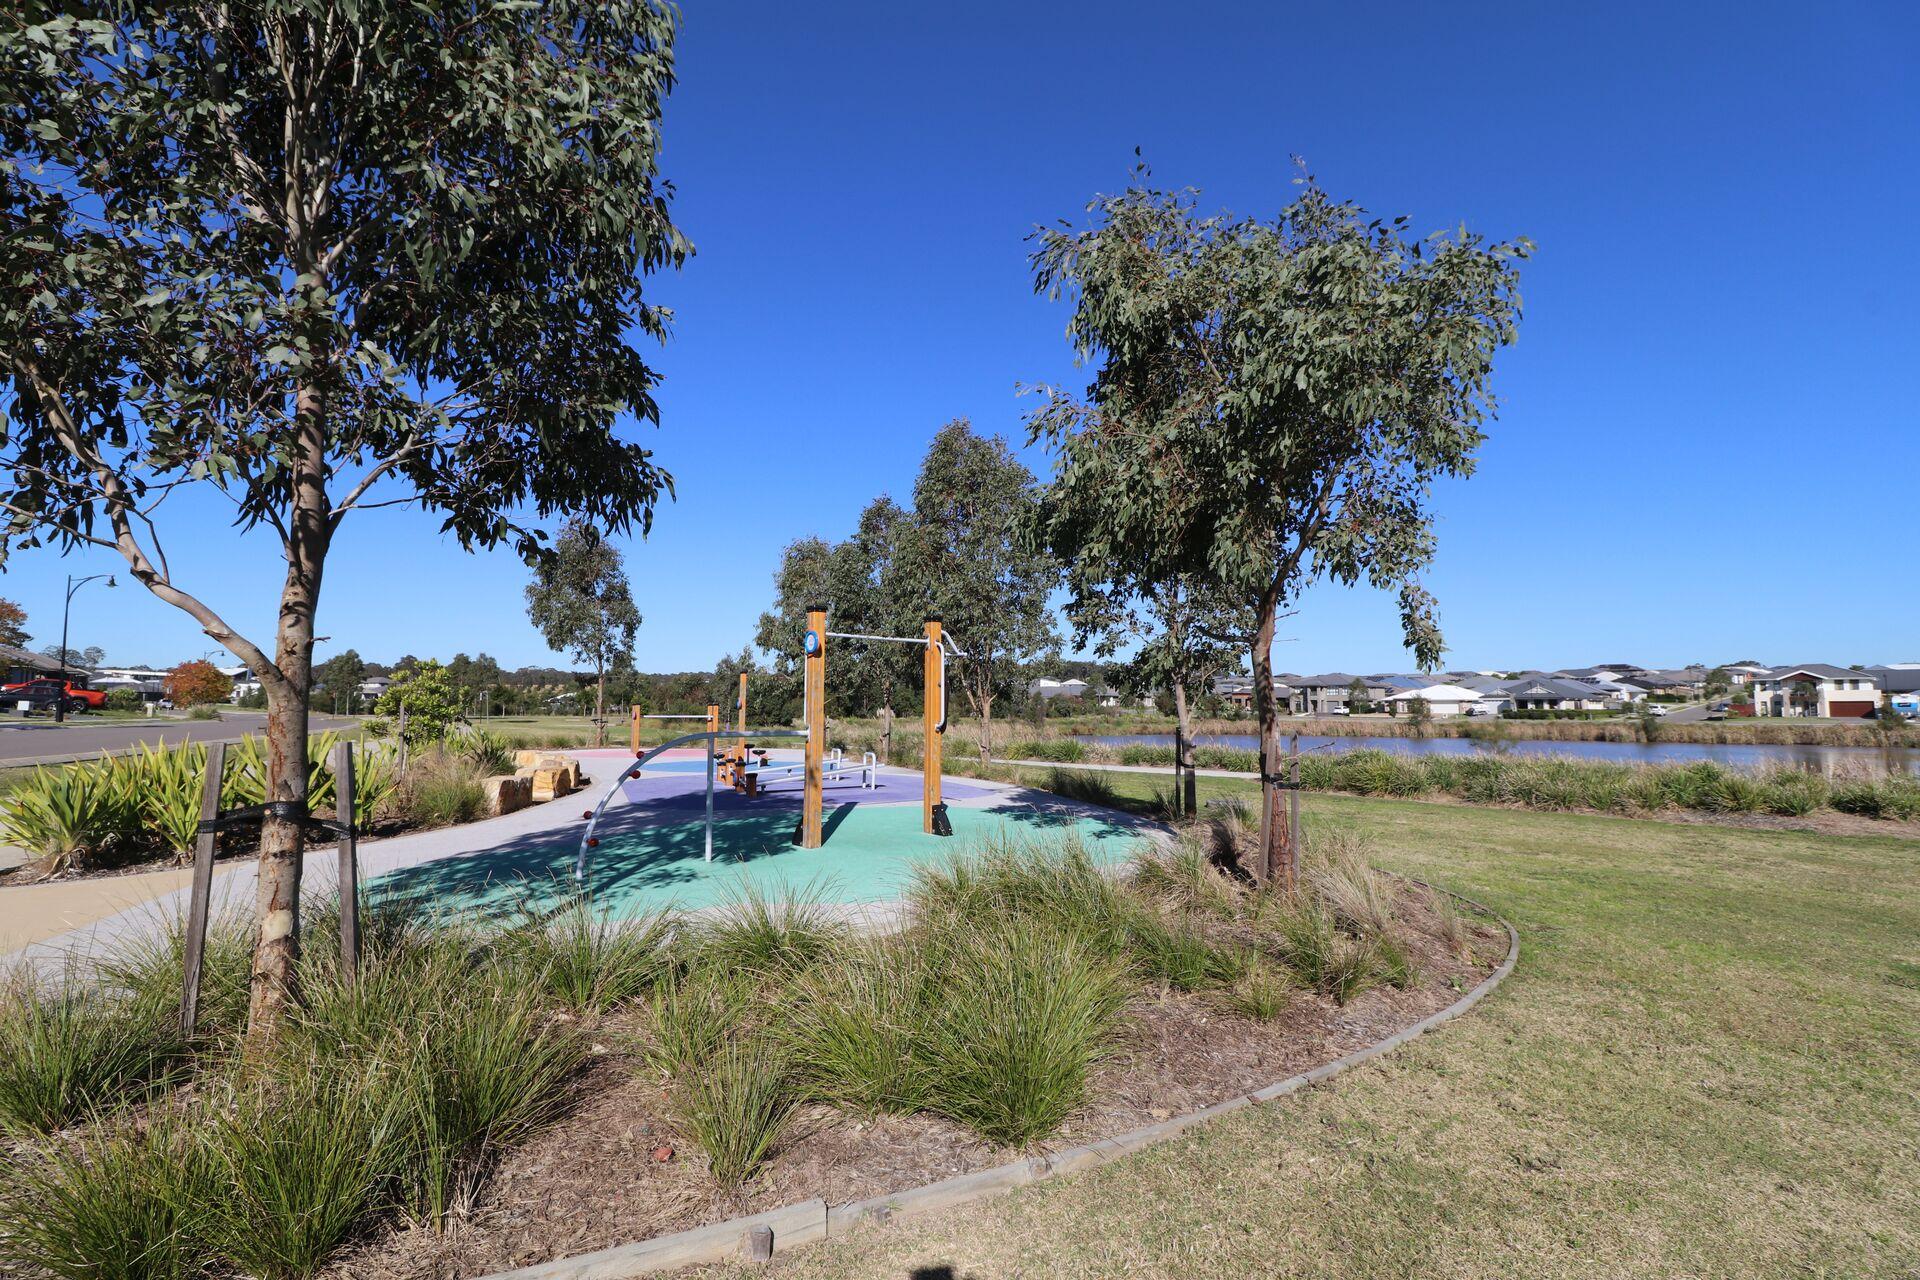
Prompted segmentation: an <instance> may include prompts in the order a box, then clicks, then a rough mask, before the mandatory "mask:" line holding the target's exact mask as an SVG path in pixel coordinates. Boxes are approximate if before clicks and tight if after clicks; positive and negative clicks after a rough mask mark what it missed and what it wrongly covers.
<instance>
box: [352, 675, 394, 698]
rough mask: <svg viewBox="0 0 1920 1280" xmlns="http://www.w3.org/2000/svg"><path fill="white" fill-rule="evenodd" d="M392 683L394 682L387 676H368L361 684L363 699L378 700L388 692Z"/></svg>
mask: <svg viewBox="0 0 1920 1280" xmlns="http://www.w3.org/2000/svg"><path fill="white" fill-rule="evenodd" d="M392 683H393V681H392V680H391V679H390V678H389V677H387V676H368V677H367V678H366V679H365V680H362V681H361V682H360V696H361V697H363V698H378V697H379V696H380V695H381V694H383V693H385V692H386V691H387V686H388V685H391V684H392Z"/></svg>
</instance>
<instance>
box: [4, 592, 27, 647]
mask: <svg viewBox="0 0 1920 1280" xmlns="http://www.w3.org/2000/svg"><path fill="white" fill-rule="evenodd" d="M32 639H33V637H32V636H30V635H28V634H27V611H26V610H25V609H22V608H21V607H20V606H19V605H18V604H15V603H14V602H13V601H11V600H7V599H4V598H0V644H10V645H12V646H13V647H14V648H16V649H19V648H24V647H25V646H26V644H27V642H28V641H30V640H32Z"/></svg>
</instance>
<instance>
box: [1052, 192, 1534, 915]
mask: <svg viewBox="0 0 1920 1280" xmlns="http://www.w3.org/2000/svg"><path fill="white" fill-rule="evenodd" d="M1300 184H1301V190H1300V192H1299V193H1298V195H1297V196H1296V198H1295V199H1294V200H1293V201H1292V202H1291V203H1290V204H1288V205H1287V206H1286V207H1285V208H1284V209H1282V210H1281V211H1280V212H1279V213H1278V214H1277V215H1276V216H1275V217H1274V218H1273V219H1271V220H1270V221H1261V220H1258V219H1254V218H1245V217H1237V216H1232V215H1226V214H1218V215H1212V216H1202V215H1200V214H1199V213H1198V212H1197V210H1196V207H1195V196H1194V194H1193V193H1192V192H1168V191H1163V190H1158V189H1155V188H1153V187H1152V186H1151V185H1150V183H1149V180H1148V177H1147V175H1146V173H1145V171H1144V170H1137V171H1136V173H1135V177H1134V180H1133V182H1132V183H1131V184H1130V185H1129V187H1128V188H1127V190H1125V191H1124V192H1122V193H1121V194H1119V195H1112V196H1098V197H1096V198H1095V199H1094V200H1093V201H1092V202H1091V203H1090V204H1089V205H1088V206H1087V209H1088V212H1089V214H1090V215H1091V219H1090V225H1088V226H1086V227H1082V228H1076V227H1074V226H1071V225H1061V226H1056V227H1052V228H1041V229H1039V230H1037V231H1036V233H1035V236H1036V239H1037V248H1036V250H1035V252H1034V255H1033V273H1034V285H1035V289H1036V291H1038V292H1041V293H1044V294H1046V295H1047V296H1049V297H1052V298H1061V297H1065V298H1067V299H1068V300H1069V301H1070V303H1071V306H1072V315H1071V318H1070V319H1069V321H1068V324H1067V333H1068V337H1069V339H1070V340H1071V341H1072V343H1073V344H1074V346H1075V347H1076V349H1077V350H1078V352H1079V354H1080V355H1081V357H1082V358H1083V359H1086V360H1089V361H1093V362H1096V363H1097V366H1098V367H1097V371H1096V373H1095V376H1094V380H1093V383H1092V385H1091V387H1090V388H1089V389H1088V390H1087V392H1086V394H1085V395H1084V396H1076V395H1073V394H1070V393H1067V392H1064V391H1060V390H1057V389H1050V390H1049V391H1048V393H1047V401H1046V403H1045V404H1044V406H1043V407H1042V408H1041V409H1040V410H1038V411H1037V412H1036V413H1035V415H1034V417H1033V419H1032V423H1031V426H1032V429H1033V433H1034V436H1035V438H1044V439H1046V440H1048V441H1049V442H1050V443H1051V444H1052V445H1053V446H1054V447H1055V448H1056V450H1057V451H1058V458H1057V470H1056V475H1055V478H1054V481H1053V484H1052V486H1051V493H1052V498H1051V505H1052V507H1053V508H1054V510H1055V512H1056V516H1055V518H1053V519H1051V520H1048V521H1045V522H1044V524H1043V527H1044V528H1045V529H1046V537H1045V542H1046V544H1047V545H1048V546H1050V547H1051V548H1052V549H1053V551H1054V552H1055V553H1056V554H1057V555H1059V556H1060V557H1061V558H1062V559H1065V560H1068V561H1079V560H1087V561H1091V562H1093V563H1094V564H1097V565H1106V566H1110V568H1111V571H1112V573H1113V574H1114V575H1115V576H1117V577H1122V578H1126V579H1130V580H1133V581H1137V582H1140V583H1164V582H1170V581H1175V580H1178V579H1181V578H1186V579H1187V580H1189V581H1192V582H1195V583H1198V584H1204V586H1205V588H1206V589H1207V590H1209V591H1213V590H1217V591H1219V592H1220V593H1221V594H1222V596H1223V597H1224V598H1226V599H1229V600H1232V601H1234V602H1236V603H1238V604H1240V605H1242V606H1244V607H1245V608H1246V609H1247V610H1248V611H1249V612H1250V613H1251V615H1252V628H1251V634H1250V635H1249V637H1248V644H1247V647H1248V651H1249V657H1250V658H1251V660H1252V667H1253V682H1254V688H1253V696H1254V707H1255V710H1256V712H1257V713H1258V717H1259V725H1260V748H1261V774H1262V788H1261V821H1260V829H1261V850H1262V852H1261V855H1260V859H1259V865H1258V866H1257V867H1256V868H1255V870H1256V873H1257V874H1261V875H1268V876H1271V875H1278V876H1279V877H1281V878H1282V879H1283V880H1290V879H1291V877H1292V875H1293V871H1294V862H1295V850H1294V841H1293V839H1292V833H1291V831H1290V829H1289V828H1288V826H1287V825H1286V824H1287V819H1286V811H1285V808H1284V806H1283V805H1282V804H1281V803H1280V802H1281V800H1282V788H1281V782H1282V779H1281V778H1280V777H1279V776H1278V772H1279V765H1278V760H1279V754H1280V731H1279V710H1278V707H1277V705H1276V702H1275V699H1274V690H1273V654H1272V648H1273V640H1274V632H1275V626H1276V624H1277V622H1278V621H1279V620H1280V619H1281V618H1282V617H1285V616H1288V615H1289V614H1290V613H1291V612H1292V611H1293V610H1294V608H1295V606H1296V604H1297V602H1298V600H1299V597H1300V594H1301V592H1302V591H1303V590H1304V589H1305V588H1306V587H1307V586H1308V585H1310V584H1311V583H1313V582H1316V581H1320V580H1331V581H1335V582H1340V583H1345V584H1353V583H1356V582H1360V581H1363V580H1364V581H1366V582H1368V583H1370V584H1372V585H1374V586H1376V587H1380V588H1386V589H1393V590H1397V591H1398V593H1399V598H1400V614H1401V625H1402V629H1403V632H1404V635H1405V640H1406V643H1407V645H1408V647H1409V648H1411V649H1412V650H1413V652H1414V655H1415V657H1416V658H1417V659H1418V661H1419V662H1420V665H1421V666H1422V667H1423V668H1424V667H1428V666H1431V665H1433V664H1435V663H1437V662H1438V659H1439V657H1440V653H1441V649H1442V645H1441V633H1440V627H1439V623H1438V620H1437V617H1436V610H1435V604H1434V600H1433V598H1432V596H1431V595H1429V594H1428V593H1427V591H1426V590H1425V589H1424V588H1423V587H1422V586H1421V584H1420V573H1421V571H1422V570H1423V569H1424V568H1425V567H1426V566H1427V564H1428V563H1429V562H1430V561H1431V559H1432V556H1433V550H1434V539H1433V526H1432V516H1431V513H1430V509H1429V502H1430V493H1431V486H1432V483H1433V481H1434V480H1435V479H1437V478H1439V477H1442V476H1450V475H1464V474H1467V473H1469V472H1470V471H1471V470H1472V468H1473V463H1474V454H1475V451H1476V450H1477V449H1478V447H1479V446H1480V444H1481V442H1482V441H1483V439H1484V435H1483V433H1482V431H1481V426H1482V424H1483V423H1485V422H1486V421H1487V420H1488V419H1489V418H1490V417H1491V415H1492V413H1493V409H1494V402H1493V398H1492V395H1491V391H1490V387H1489V380H1490V376H1491V372H1492V365H1493V357H1494V354H1495V352H1496V351H1497V350H1498V349H1499V348H1500V347H1502V346H1504V345H1505V344H1507V343H1509V342H1511V341H1512V340H1513V339H1514V337H1515V333H1516V329H1517V325H1518V320H1519V298H1518V293H1517V286H1518V271H1517V262H1518V260H1519V259H1521V258H1524V257H1525V256H1526V254H1527V253H1528V252H1529V250H1530V247H1531V246H1530V245H1529V244H1528V243H1527V242H1526V241H1524V240H1518V241H1514V242H1511V243H1499V244H1489V243H1487V242H1486V241H1484V240H1483V239H1482V238H1481V237H1480V236H1478V235H1476V234H1473V233H1471V232H1469V231H1467V230H1466V228H1465V227H1464V226H1463V227H1461V228H1460V229H1459V230H1458V231H1457V232H1454V233H1452V234H1439V235H1433V236H1429V237H1426V238H1425V239H1413V238H1409V237H1408V235H1407V234H1406V231H1405V225H1406V220H1405V219H1396V220H1394V221H1393V222H1391V223H1387V222H1381V221H1377V220H1369V219H1368V218H1367V215H1366V214H1365V213H1364V212H1363V211H1362V210H1360V209H1359V208H1358V207H1356V206H1355V205H1353V204H1351V203H1346V202H1342V201H1336V200H1334V199H1333V198H1331V197H1330V196H1329V195H1328V194H1327V193H1326V192H1325V191H1324V190H1322V189H1321V187H1320V186H1319V185H1318V184H1317V183H1315V182H1314V181H1313V180H1312V179H1310V178H1302V179H1301V180H1300Z"/></svg>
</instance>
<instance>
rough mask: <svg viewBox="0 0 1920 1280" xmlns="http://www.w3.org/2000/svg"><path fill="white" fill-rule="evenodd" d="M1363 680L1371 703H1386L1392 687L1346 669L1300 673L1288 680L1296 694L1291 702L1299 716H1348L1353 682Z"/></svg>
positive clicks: (1361, 683)
mask: <svg viewBox="0 0 1920 1280" xmlns="http://www.w3.org/2000/svg"><path fill="white" fill-rule="evenodd" d="M1355 680H1358V681H1360V685H1361V687H1362V688H1363V689H1364V690H1365V691H1366V696H1367V701H1368V702H1383V701H1385V700H1386V697H1387V695H1388V694H1390V693H1392V692H1394V690H1393V689H1392V688H1390V687H1389V686H1387V685H1385V684H1381V683H1379V682H1378V681H1377V680H1374V679H1372V678H1363V677H1361V676H1356V675H1352V674H1349V673H1348V672H1345V671H1325V672H1322V673H1321V674H1319V675H1317V676H1299V677H1296V678H1295V679H1293V680H1290V681H1289V682H1288V683H1289V684H1290V685H1291V686H1292V689H1293V695H1292V698H1291V702H1290V705H1291V706H1292V708H1293V710H1294V711H1295V712H1296V713H1298V714H1300V715H1314V716H1324V715H1345V714H1346V713H1347V712H1348V711H1350V710H1351V709H1352V708H1350V707H1349V706H1348V705H1347V704H1348V702H1349V701H1350V700H1351V699H1352V697H1353V682H1354V681H1355Z"/></svg>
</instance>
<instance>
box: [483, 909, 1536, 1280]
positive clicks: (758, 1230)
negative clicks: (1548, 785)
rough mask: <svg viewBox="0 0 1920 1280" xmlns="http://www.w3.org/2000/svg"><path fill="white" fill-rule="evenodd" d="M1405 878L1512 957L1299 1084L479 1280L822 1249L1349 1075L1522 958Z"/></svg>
mask: <svg viewBox="0 0 1920 1280" xmlns="http://www.w3.org/2000/svg"><path fill="white" fill-rule="evenodd" d="M1406 878H1407V879H1408V880H1409V881H1410V882H1411V883H1413V884H1416V885H1419V886H1420V887H1422V888H1426V889H1432V890H1433V891H1434V892H1436V893H1444V894H1446V895H1447V896H1448V897H1450V898H1452V899H1453V900H1454V901H1456V902H1458V903H1460V904H1461V905H1462V906H1466V907H1469V908H1471V909H1473V910H1475V911H1478V912H1480V913H1481V914H1482V915H1485V916H1487V917H1489V918H1491V919H1493V920H1495V921H1498V922H1499V924H1500V926H1501V927H1502V928H1503V929H1505V930H1506V931H1507V958H1506V959H1505V960H1503V961H1502V962H1501V964H1500V967H1499V968H1498V969H1495V970H1494V971H1493V972H1492V973H1490V974H1488V975H1487V976H1486V977H1485V978H1483V979H1481V981H1480V983H1479V985H1477V986H1476V987H1474V988H1473V990H1471V991H1469V992H1467V993H1466V994H1465V995H1463V996H1461V997H1460V998H1459V999H1458V1000H1456V1001H1454V1002H1453V1003H1452V1004H1450V1005H1448V1006H1447V1007H1446V1008H1444V1009H1441V1010H1439V1011H1438V1012H1436V1013H1431V1014H1428V1015H1427V1016H1426V1017H1424V1018H1422V1019H1421V1020H1420V1021H1418V1022H1416V1023H1414V1024H1413V1025H1411V1026H1408V1027H1403V1028H1401V1029H1400V1030H1399V1031H1396V1032H1394V1033H1393V1034H1392V1035H1390V1036H1388V1037H1387V1038H1386V1039H1384V1040H1380V1041H1377V1042H1375V1043H1373V1044H1370V1045H1367V1046H1366V1047H1365V1048H1361V1049H1355V1050H1354V1051H1353V1052H1352V1053H1349V1054H1346V1055H1344V1056H1342V1057H1339V1058H1335V1059H1334V1060H1333V1061H1332V1062H1328V1063H1325V1064H1323V1065H1321V1066H1318V1067H1315V1068H1314V1069H1313V1070H1311V1071H1304V1072H1302V1073H1300V1074H1299V1075H1297V1076H1289V1077H1288V1078H1287V1079H1285V1080H1281V1081H1279V1082H1277V1083H1275V1084H1270V1085H1268V1086H1267V1087H1266V1088H1264V1089H1256V1090H1254V1091H1253V1092H1252V1093H1245V1094H1239V1095H1237V1096H1235V1097H1231V1098H1228V1099H1227V1100H1226V1101H1224V1102H1216V1103H1214V1104H1213V1105H1212V1106H1210V1107H1202V1108H1201V1109H1200V1110H1198V1111H1190V1112H1188V1113H1187V1114H1186V1115H1182V1116H1175V1117H1173V1118H1172V1119H1171V1120H1162V1121H1160V1122H1159V1123H1158V1124H1151V1125H1148V1126H1147V1127H1146V1128H1144V1129H1135V1130H1134V1131H1133V1132H1132V1133H1123V1134H1121V1135H1119V1136H1118V1137H1113V1138H1102V1139H1100V1140H1099V1141H1098V1142H1089V1143H1087V1144H1085V1145H1084V1146H1078V1147H1068V1148H1066V1149H1065V1150H1062V1151H1054V1152H1050V1153H1048V1154H1046V1155H1038V1156H1030V1157H1028V1158H1027V1159H1025V1160H1016V1161H1014V1162H1013V1163H1012V1164H1003V1165H1000V1166H998V1167H997V1168H993V1169H982V1170H980V1171H978V1172H977V1173H964V1174H961V1175H960V1176H959V1177H956V1178H947V1179H945V1180H943V1181H940V1182H930V1183H928V1184H926V1185H925V1186H920V1187H914V1188H913V1189H911V1190H909V1191H896V1192H893V1193H892V1194H890V1195H883V1196H874V1197H872V1198H871V1199H867V1200H855V1201H853V1202H852V1203H849V1204H842V1205H830V1204H828V1203H827V1202H826V1201H825V1200H803V1201H801V1202H800V1203H798V1204H790V1205H786V1206H785V1207H783V1208H779V1209H769V1210H767V1211H766V1212H765V1213H756V1214H753V1215H751V1216H750V1217H745V1218H733V1219H729V1220H728V1221H726V1222H716V1223H713V1224H711V1225H709V1226H704V1227H695V1228H693V1229H692V1230H690V1231H678V1232H675V1233H674V1234H672V1235H665V1236H656V1237H654V1238H653V1239H651V1240H642V1241H640V1242H639V1243H638V1244H623V1245H615V1246H614V1247H613V1248H611V1249H602V1250H600V1251H599V1252H597V1253H583V1254H580V1255H578V1256H576V1257H572V1258H557V1259H555V1260H554V1261H552V1262H543V1263H540V1264H539V1265H537V1266H532V1267H520V1268H517V1269H516V1270H513V1271H498V1272H495V1273H493V1274H492V1275H488V1276H483V1277H480V1280H625V1277H628V1276H643V1275H653V1274H655V1273H658V1272H661V1271H669V1270H673V1269H675V1268H679V1267H691V1266H701V1265H708V1264H712V1263H716V1262H726V1261H730V1260H733V1259H738V1258H746V1257H749V1256H751V1255H752V1254H753V1252H754V1240H755V1238H756V1236H758V1238H759V1241H760V1246H759V1247H760V1251H761V1252H765V1251H766V1250H767V1248H768V1245H769V1244H771V1248H772V1251H773V1252H778V1251H780V1250H782V1249H791V1248H794V1247H795V1246H798V1245H803V1244H811V1243H812V1242H814V1241H816V1240H825V1239H827V1238H829V1237H831V1236H835V1235H839V1234H841V1233H843V1232H845V1231H847V1230H848V1229H849V1228H851V1227H852V1226H853V1225H854V1224H856V1223H859V1222H880V1223H884V1222H890V1221H892V1220H893V1219H895V1218H905V1217H910V1216H913V1215H915V1214H922V1213H931V1212H934V1211H935V1210H939V1209H950V1208H953V1207H954V1206H955V1205H962V1204H970V1203H972V1202H973V1201H976V1200H984V1199H986V1198H987V1197H989V1196H993V1195H999V1194H1000V1193H1002V1192H1006V1191H1011V1190H1012V1189H1013V1188H1015V1187H1020V1186H1025V1185H1026V1184H1028V1183H1030V1182H1038V1181H1040V1180H1041V1179H1043V1178H1051V1177H1056V1176H1059V1175H1062V1174H1069V1173H1080V1172H1083V1171H1085V1170H1087V1169H1092V1168H1096V1167H1098V1166H1100V1165H1103V1164H1106V1163H1107V1162H1108V1161H1110V1160H1116V1159H1118V1158H1120V1157H1121V1156H1125V1155H1130V1154H1132V1153H1133V1152H1135V1151H1139V1150H1141V1149H1142V1148H1144V1147H1150V1146H1152V1145H1153V1144H1155V1143H1157V1142H1164V1141H1165V1140H1167V1139H1168V1138H1172V1137H1174V1136H1176V1135H1178V1134H1180V1133H1184V1132H1185V1131H1186V1130H1188V1129H1191V1128H1193V1127H1194V1126H1195V1125H1198V1124H1202V1123H1204V1122H1206V1121H1208V1120H1212V1119H1214V1118H1215V1117H1217V1116H1223V1115H1226V1114H1228V1113H1229V1112H1233V1111H1238V1110H1240V1109H1241V1108H1242V1107H1250V1106H1255V1105H1258V1104H1259V1103H1263V1102H1272V1101H1273V1100H1275V1099H1276V1098H1284V1097H1286V1096H1287V1095H1289V1094H1292V1093H1298V1092H1299V1091H1300V1090H1302V1089H1305V1088H1308V1087H1309V1086H1311V1085H1316V1084H1319V1083H1321V1082H1322V1081H1324V1080H1328V1079H1331V1078H1332V1077H1334V1076H1337V1075H1339V1074H1340V1073H1341V1072H1343V1071H1345V1070H1347V1069H1348V1068H1349V1067H1357V1066H1359V1065H1360V1064H1361V1063H1363V1062H1368V1061H1370V1060H1372V1059H1374V1058H1377V1057H1379V1056H1380V1055H1381V1054H1384V1053H1386V1052H1388V1051H1389V1050H1392V1049H1396V1048H1398V1047H1399V1046H1401V1045H1403V1044H1405V1043H1407V1041H1409V1040H1413V1039H1415V1038H1417V1037H1419V1036H1421V1035H1424V1034H1426V1033H1427V1032H1429V1031H1431V1030H1433V1029H1434V1028H1435V1027H1437V1026H1439V1025H1440V1024H1441V1023H1443V1022H1450V1021H1452V1020H1453V1019H1455V1018H1457V1017H1459V1016H1460V1015H1461V1014H1463V1013H1465V1012H1466V1011H1467V1010H1469V1009H1471V1008H1473V1006H1474V1005H1476V1004H1479V1003H1480V1001H1482V1000H1483V999H1485V998H1486V997H1487V995H1488V993H1490V992H1491V991H1492V990H1493V989H1494V988H1495V987H1497V986H1499V985H1500V984H1501V983H1502V982H1504V981H1506V978H1507V975H1508V974H1510V973H1512V972H1513V967H1514V965H1515V964H1516V963H1517V962H1518V961H1519V959H1520V934H1519V932H1518V931H1517V930H1515V929H1514V927H1513V925H1512V924H1511V923H1509V922H1508V921H1507V920H1506V919H1505V918H1504V917H1502V916H1500V915H1498V914H1496V913H1495V912H1494V911H1492V910H1491V909H1489V908H1488V907H1487V906H1485V905H1484V904H1482V903H1479V902H1475V901H1474V900H1473V899H1472V898H1468V897H1465V896H1463V895H1461V894H1458V893H1454V892H1453V891H1452V890H1450V889H1441V888H1439V887H1438V886H1436V885H1430V884H1428V883H1427V882H1426V881H1424V880H1415V879H1413V878H1412V877H1406Z"/></svg>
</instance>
